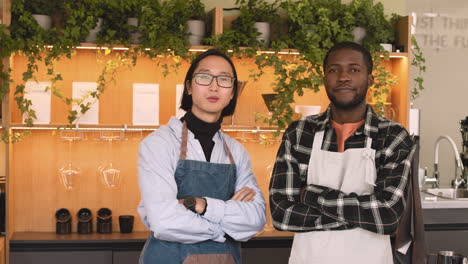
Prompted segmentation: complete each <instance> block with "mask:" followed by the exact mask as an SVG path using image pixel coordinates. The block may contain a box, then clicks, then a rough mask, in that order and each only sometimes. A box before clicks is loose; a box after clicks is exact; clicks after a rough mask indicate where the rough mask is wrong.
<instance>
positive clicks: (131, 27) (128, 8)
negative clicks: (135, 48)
mask: <svg viewBox="0 0 468 264" xmlns="http://www.w3.org/2000/svg"><path fill="white" fill-rule="evenodd" d="M123 4H124V8H123V9H124V10H125V13H126V16H127V28H128V34H129V37H130V43H132V44H139V43H141V41H140V37H141V32H140V31H139V28H138V26H139V21H140V19H141V14H142V9H143V8H144V7H145V6H146V1H145V0H128V1H124V3H123Z"/></svg>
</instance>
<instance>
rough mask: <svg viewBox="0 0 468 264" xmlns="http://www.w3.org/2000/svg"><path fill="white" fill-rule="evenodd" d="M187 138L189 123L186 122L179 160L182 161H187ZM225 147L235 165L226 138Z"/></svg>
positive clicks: (183, 125) (183, 128) (183, 127)
mask: <svg viewBox="0 0 468 264" xmlns="http://www.w3.org/2000/svg"><path fill="white" fill-rule="evenodd" d="M187 138H188V128H187V122H185V121H184V123H183V124H182V142H181V144H180V156H179V159H181V160H185V159H187ZM223 146H224V150H225V151H226V153H227V155H228V157H229V161H230V162H231V164H235V162H234V157H233V156H232V153H231V151H230V150H229V148H228V146H227V144H226V141H225V140H224V138H223Z"/></svg>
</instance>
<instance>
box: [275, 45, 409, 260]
mask: <svg viewBox="0 0 468 264" xmlns="http://www.w3.org/2000/svg"><path fill="white" fill-rule="evenodd" d="M323 65H324V85H325V89H326V92H327V96H328V98H329V99H330V101H331V104H330V106H329V107H328V108H327V110H326V111H325V112H324V113H322V114H319V115H313V116H307V117H304V118H302V119H300V120H298V121H295V122H293V123H292V124H291V125H290V126H289V127H288V129H287V130H286V131H285V133H284V136H283V142H282V144H281V146H280V149H279V150H278V154H277V158H276V162H275V167H274V170H273V175H272V179H271V183H270V207H271V214H272V218H273V225H274V226H275V228H276V229H278V230H283V231H291V232H296V235H295V236H294V242H293V247H292V250H291V256H290V259H289V263H320V264H323V263H379V264H380V263H392V254H391V246H390V238H389V235H390V234H392V233H394V232H395V230H396V228H397V226H398V221H399V219H400V217H401V215H402V213H403V211H404V208H405V197H406V194H407V189H408V188H407V187H408V177H409V172H410V166H411V159H412V156H413V152H414V150H413V142H412V140H411V138H410V135H409V134H408V132H407V131H406V130H405V128H403V127H402V126H401V125H399V124H398V123H395V122H393V121H391V120H387V119H385V118H381V117H378V116H377V115H376V114H375V113H374V111H373V110H372V107H371V106H370V105H368V104H366V100H365V97H366V93H367V89H368V88H369V87H370V86H372V85H373V81H374V79H373V76H372V68H373V62H372V57H371V55H370V53H369V51H367V50H366V49H364V48H363V47H362V46H360V45H359V44H356V43H353V42H343V43H339V44H337V45H335V46H334V47H333V48H331V49H330V50H329V51H328V53H327V55H326V57H325V59H324V64H323Z"/></svg>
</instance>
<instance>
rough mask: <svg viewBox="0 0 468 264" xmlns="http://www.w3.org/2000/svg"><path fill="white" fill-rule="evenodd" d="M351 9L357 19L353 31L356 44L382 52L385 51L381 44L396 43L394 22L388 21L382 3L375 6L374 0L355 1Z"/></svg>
mask: <svg viewBox="0 0 468 264" xmlns="http://www.w3.org/2000/svg"><path fill="white" fill-rule="evenodd" d="M349 8H350V10H351V13H352V15H353V16H354V17H355V27H354V28H353V30H352V33H353V36H354V41H355V42H357V43H359V44H362V45H364V46H366V47H367V48H368V49H370V50H379V51H381V50H383V49H382V48H381V46H380V43H393V42H394V41H395V29H394V25H393V24H392V21H393V20H391V19H387V17H386V15H385V13H384V6H383V4H382V3H380V2H379V3H376V4H374V1H373V0H353V1H352V2H351V3H350V4H349ZM394 16H395V15H394ZM367 32H372V34H367Z"/></svg>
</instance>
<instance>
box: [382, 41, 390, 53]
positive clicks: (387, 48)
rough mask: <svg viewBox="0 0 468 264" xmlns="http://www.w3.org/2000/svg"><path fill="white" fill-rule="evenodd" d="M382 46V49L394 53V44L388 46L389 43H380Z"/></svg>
mask: <svg viewBox="0 0 468 264" xmlns="http://www.w3.org/2000/svg"><path fill="white" fill-rule="evenodd" d="M380 46H382V48H383V49H384V50H386V51H388V52H392V51H393V45H392V44H388V43H380Z"/></svg>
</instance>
